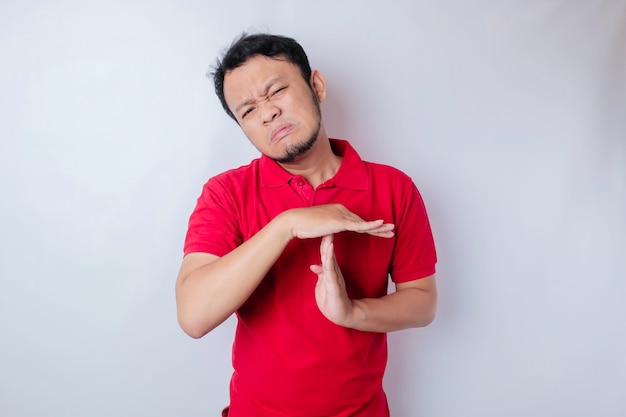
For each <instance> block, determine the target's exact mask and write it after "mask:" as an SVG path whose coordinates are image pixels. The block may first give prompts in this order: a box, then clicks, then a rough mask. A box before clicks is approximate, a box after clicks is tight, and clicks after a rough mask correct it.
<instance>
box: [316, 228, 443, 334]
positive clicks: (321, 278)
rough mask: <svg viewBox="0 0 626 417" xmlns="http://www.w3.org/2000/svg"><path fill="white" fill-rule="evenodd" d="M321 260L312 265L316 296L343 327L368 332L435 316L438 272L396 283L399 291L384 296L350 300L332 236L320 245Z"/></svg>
mask: <svg viewBox="0 0 626 417" xmlns="http://www.w3.org/2000/svg"><path fill="white" fill-rule="evenodd" d="M320 252H321V258H322V264H321V265H312V266H311V270H312V271H313V272H314V273H316V274H318V282H317V285H316V287H315V297H316V300H317V304H318V306H319V308H320V310H321V312H322V314H324V315H325V316H326V317H327V318H328V319H329V320H330V321H332V322H333V323H335V324H338V325H340V326H344V327H350V328H353V329H357V330H363V331H369V332H381V333H382V332H390V331H394V330H400V329H405V328H409V327H422V326H427V325H428V324H430V323H431V322H432V321H433V319H434V318H435V310H436V305H437V289H436V285H435V276H434V275H430V276H428V277H425V278H421V279H416V280H413V281H408V282H403V283H399V284H396V291H395V292H394V293H391V294H388V295H386V296H384V297H381V298H364V299H360V300H350V299H349V298H348V295H347V293H346V288H345V282H344V279H343V276H342V274H341V270H340V269H339V266H338V265H337V261H336V260H335V255H334V251H333V244H332V236H325V237H324V238H323V239H322V244H321V246H320Z"/></svg>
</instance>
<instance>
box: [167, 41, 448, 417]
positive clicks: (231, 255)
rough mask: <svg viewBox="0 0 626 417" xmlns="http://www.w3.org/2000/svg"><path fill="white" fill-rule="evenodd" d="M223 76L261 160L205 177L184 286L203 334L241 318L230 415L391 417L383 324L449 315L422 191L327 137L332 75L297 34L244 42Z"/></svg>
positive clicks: (189, 312)
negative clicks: (325, 108)
mask: <svg viewBox="0 0 626 417" xmlns="http://www.w3.org/2000/svg"><path fill="white" fill-rule="evenodd" d="M213 77H214V82H215V89H216V93H217V95H218V97H219V98H220V100H221V102H222V105H223V107H224V109H225V110H226V112H227V114H229V115H230V116H231V117H232V118H233V119H234V120H235V121H236V122H237V123H238V124H239V126H240V127H241V129H242V131H243V133H244V134H245V135H246V136H247V137H248V139H249V140H250V141H251V142H252V144H253V145H254V146H255V147H256V148H257V149H258V150H259V151H260V152H261V154H262V155H261V157H260V158H259V159H255V160H253V161H252V162H251V163H250V164H249V165H247V166H243V167H240V168H237V169H233V170H229V171H227V172H224V173H222V174H220V175H217V176H216V177H214V178H211V179H210V180H209V181H208V182H207V183H206V185H205V186H204V188H203V190H202V194H201V196H200V197H199V199H198V202H197V206H196V208H195V210H194V212H193V213H192V215H191V218H190V221H189V230H188V232H187V237H186V241H185V257H184V259H183V262H182V267H181V270H180V273H179V275H178V279H177V283H176V301H177V308H178V320H179V323H180V325H181V327H182V328H183V330H184V331H185V332H186V333H188V334H189V335H190V336H191V337H195V338H199V337H202V336H204V335H205V334H207V333H208V332H210V331H211V330H212V329H214V328H215V327H216V326H218V325H219V324H221V323H222V322H223V321H224V320H226V319H227V318H228V317H229V316H230V315H231V314H233V313H236V314H237V318H238V324H237V331H236V335H235V341H234V344H233V358H232V360H233V367H234V373H233V376H232V379H231V385H230V394H231V399H230V406H229V407H230V408H227V409H225V410H224V414H223V415H229V416H230V417H251V416H264V417H296V416H297V417H305V416H311V417H319V416H337V417H339V416H346V417H347V416H363V417H384V416H388V415H389V410H388V407H387V400H386V397H385V393H384V391H383V387H382V379H383V374H384V371H385V366H386V361H387V344H386V343H387V342H386V335H385V332H389V331H393V330H399V329H404V328H409V327H420V326H425V325H427V324H429V323H430V322H431V321H432V320H433V318H434V315H435V306H436V287H435V276H434V273H435V262H436V255H435V248H434V243H433V238H432V235H431V231H430V226H429V223H428V218H427V216H426V211H425V208H424V205H423V202H422V199H421V197H420V195H419V193H418V191H417V189H416V187H415V185H414V184H413V182H412V180H411V179H410V178H409V177H408V176H406V175H405V174H403V173H402V172H400V171H398V170H396V169H394V168H392V167H389V166H384V165H379V164H374V163H370V162H364V161H362V160H361V159H360V157H359V156H358V154H357V153H356V152H355V151H354V149H353V148H352V147H351V146H350V144H349V143H348V142H346V141H342V140H336V139H329V138H328V136H327V135H326V132H325V130H324V127H323V125H322V120H321V113H320V103H322V102H323V101H324V98H325V97H326V84H325V82H324V78H323V77H322V75H321V74H320V73H319V71H311V68H310V66H309V63H308V59H307V57H306V54H305V52H304V51H303V49H302V47H301V46H300V45H299V44H298V43H297V42H296V41H295V40H293V39H290V38H285V37H281V36H274V35H266V34H258V35H244V36H242V37H241V38H239V39H237V40H236V41H235V42H234V43H233V44H232V45H231V47H230V49H229V50H228V51H227V52H226V53H225V55H224V57H223V59H222V60H221V61H218V65H217V67H216V71H215V73H214V74H213ZM389 276H391V278H392V280H393V281H394V283H395V287H396V291H395V292H393V293H391V294H387V280H388V277H389Z"/></svg>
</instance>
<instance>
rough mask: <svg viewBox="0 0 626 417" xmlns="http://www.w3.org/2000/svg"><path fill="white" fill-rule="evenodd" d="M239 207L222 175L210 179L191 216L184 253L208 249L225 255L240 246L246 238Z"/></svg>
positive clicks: (219, 254)
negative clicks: (242, 230) (242, 231)
mask: <svg viewBox="0 0 626 417" xmlns="http://www.w3.org/2000/svg"><path fill="white" fill-rule="evenodd" d="M236 207H237V206H236V204H234V201H233V198H232V195H231V194H230V193H229V192H228V189H227V187H225V186H224V184H223V183H222V182H221V181H220V180H219V178H211V179H210V180H209V181H207V183H206V184H205V185H204V187H203V188H202V193H201V195H200V197H199V198H198V201H197V203H196V207H195V209H194V210H193V212H192V213H191V216H190V218H189V227H188V229H187V235H186V237H185V245H184V254H185V255H187V254H189V253H192V252H204V253H210V254H213V255H216V256H220V257H221V256H224V255H226V254H227V253H229V252H230V251H232V250H233V249H235V248H236V247H237V246H239V245H240V244H241V242H242V237H241V230H240V227H239V221H238V219H239V213H238V210H237V209H236Z"/></svg>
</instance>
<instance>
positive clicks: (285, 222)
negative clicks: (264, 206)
mask: <svg viewBox="0 0 626 417" xmlns="http://www.w3.org/2000/svg"><path fill="white" fill-rule="evenodd" d="M290 212H291V210H287V211H283V212H282V213H280V214H279V215H278V216H276V217H274V220H272V223H276V226H277V228H278V230H279V236H280V238H281V239H283V240H284V242H285V244H287V243H289V242H291V241H292V240H293V239H294V238H295V237H297V236H296V233H295V230H294V227H293V224H292V220H291V218H292V215H291V214H290Z"/></svg>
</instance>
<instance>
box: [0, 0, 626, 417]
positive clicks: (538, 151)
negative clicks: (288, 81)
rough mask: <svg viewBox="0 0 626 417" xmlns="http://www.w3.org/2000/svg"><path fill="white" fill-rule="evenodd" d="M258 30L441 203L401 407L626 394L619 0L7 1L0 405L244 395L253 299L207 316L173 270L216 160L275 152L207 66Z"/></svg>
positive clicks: (131, 410) (623, 24)
mask: <svg viewBox="0 0 626 417" xmlns="http://www.w3.org/2000/svg"><path fill="white" fill-rule="evenodd" d="M383 3H386V4H384V5H383ZM243 29H251V30H269V31H272V32H277V33H281V34H286V35H290V36H293V37H295V38H296V39H298V40H299V41H300V42H301V43H302V44H303V46H304V47H305V49H306V50H307V51H308V53H309V58H310V59H311V62H312V64H313V67H315V68H317V69H319V70H321V71H322V73H323V74H324V75H325V76H326V80H327V83H328V88H329V97H328V101H327V102H326V103H325V104H324V106H323V113H324V117H325V120H326V125H327V128H328V132H329V134H330V135H331V136H333V137H341V138H345V139H349V140H351V141H352V143H353V144H354V146H355V147H356V148H357V150H358V151H359V152H360V154H361V155H362V157H364V158H365V159H369V160H374V161H377V162H383V163H388V164H392V165H395V166H397V167H399V168H401V169H403V170H404V171H405V172H407V173H408V174H409V175H411V176H412V177H413V178H414V180H415V182H416V183H417V185H418V187H419V188H420V190H421V191H422V194H423V196H424V199H425V201H426V204H427V207H428V209H429V213H430V217H431V221H432V226H433V230H434V233H435V237H436V241H437V245H438V252H439V258H440V262H439V265H438V276H439V287H440V304H439V313H438V318H437V319H436V321H435V322H434V323H433V324H432V325H431V326H429V327H427V328H424V329H419V330H407V331H402V332H397V333H394V334H391V335H390V337H389V339H390V345H391V348H390V361H389V362H390V363H389V369H388V373H387V377H386V380H385V384H386V388H387V391H388V396H389V399H390V403H391V409H392V412H393V415H394V416H395V417H414V416H420V417H449V416H459V417H465V416H467V417H473V416H476V417H478V416H481V417H485V416H493V417H502V416H506V417H516V416H520V417H521V416H524V417H527V416H533V417H541V416H546V417H554V416H568V417H583V416H603V417H618V416H620V417H621V416H624V415H626V400H625V399H624V392H626V325H625V319H626V307H625V305H626V304H625V303H624V298H625V296H626V280H625V278H626V218H625V213H626V81H625V78H626V3H625V2H624V1H617V0H616V1H592V0H589V1H583V0H580V1H522V0H519V1H514V0H511V1H472V2H468V1H461V0H459V1H441V0H439V1H396V2H382V1H381V2H378V1H369V2H368V1H314V2H311V1H307V2H304V1H302V2H294V1H278V0H275V1H229V2H225V1H223V2H217V1H215V2H209V1H147V0H146V1H111V0H109V1H102V2H98V1H91V2H79V1H20V2H18V1H2V2H0V51H1V60H2V61H1V62H2V65H0V114H1V115H2V116H1V117H2V122H1V123H0V140H1V148H0V198H1V202H2V203H1V206H0V210H1V216H0V221H1V222H2V223H1V230H2V232H1V233H0V246H1V247H0V249H1V250H0V353H1V354H0V415H2V416H7V417H12V416H54V417H57V416H58V417H74V416H76V417H78V416H81V417H82V416H150V417H152V416H216V415H218V411H219V410H220V409H221V407H222V406H223V405H224V404H226V402H227V398H228V397H227V394H228V380H229V376H230V372H231V368H230V343H231V340H232V336H233V329H234V324H235V323H234V320H233V319H229V321H228V322H227V323H226V324H225V325H223V326H221V327H220V328H218V329H217V330H215V331H214V332H213V333H211V334H209V335H208V336H206V337H205V338H203V339H201V340H199V341H198V340H192V339H190V338H188V337H187V336H186V335H184V333H183V332H182V331H181V330H180V329H179V328H178V325H177V322H176V315H175V302H174V280H175V277H176V274H177V271H178V267H179V265H180V261H181V256H182V244H183V238H184V233H185V230H186V223H187V219H188V216H189V214H190V212H191V210H192V208H193V206H194V204H195V199H196V197H197V196H198V194H199V192H200V190H201V187H202V184H203V183H204V182H205V181H206V179H207V178H208V177H209V176H211V175H214V174H216V173H218V172H220V171H222V170H224V169H227V168H231V167H236V166H239V165H242V164H245V163H247V162H248V161H249V160H250V159H251V158H254V157H256V156H257V152H256V150H255V149H254V148H253V147H252V146H251V145H250V144H249V143H248V141H247V139H246V138H245V137H244V136H243V135H242V134H241V133H240V131H239V130H238V128H237V126H236V125H235V124H234V123H233V122H232V121H231V120H229V119H228V118H227V117H226V115H225V114H224V113H223V112H222V110H221V108H220V105H219V102H218V101H217V99H216V98H215V97H214V95H213V93H212V87H211V83H210V82H209V80H208V79H207V78H206V77H205V72H206V71H207V69H208V67H209V66H210V65H211V64H212V63H213V60H214V57H215V56H216V55H218V54H219V53H220V52H221V51H222V50H223V48H225V47H226V46H227V45H228V44H229V43H230V41H231V40H232V38H233V37H234V36H236V35H237V34H238V33H239V32H240V31H241V30H243Z"/></svg>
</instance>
